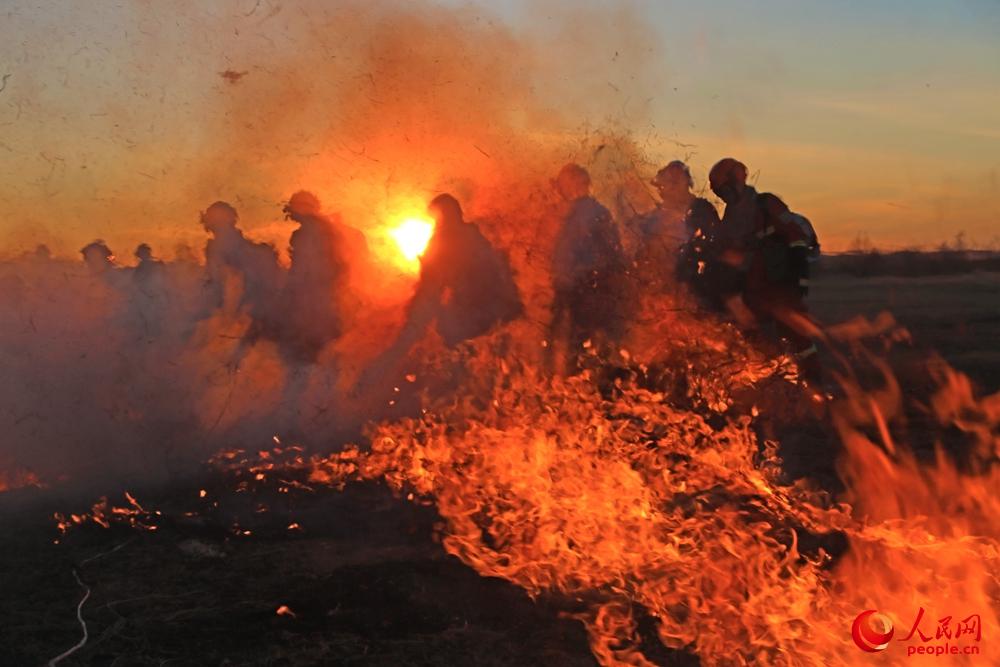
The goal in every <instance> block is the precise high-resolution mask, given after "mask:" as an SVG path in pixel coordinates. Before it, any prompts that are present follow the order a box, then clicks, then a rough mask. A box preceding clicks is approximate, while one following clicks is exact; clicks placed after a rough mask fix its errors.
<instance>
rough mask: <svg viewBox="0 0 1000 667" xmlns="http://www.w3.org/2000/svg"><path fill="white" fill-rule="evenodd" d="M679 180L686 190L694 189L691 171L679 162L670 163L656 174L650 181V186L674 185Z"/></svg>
mask: <svg viewBox="0 0 1000 667" xmlns="http://www.w3.org/2000/svg"><path fill="white" fill-rule="evenodd" d="M677 179H680V180H681V181H682V182H684V183H686V184H687V187H688V188H692V187H694V179H693V178H691V170H690V169H688V166H687V165H686V164H684V163H683V162H681V161H680V160H674V161H672V162H670V163H669V164H668V165H667V166H666V167H664V168H663V169H661V170H659V171H658V172H656V176H654V177H653V180H651V181H650V183H651V184H652V185H655V186H657V187H662V186H665V185H668V184H670V183H674V182H676V181H677Z"/></svg>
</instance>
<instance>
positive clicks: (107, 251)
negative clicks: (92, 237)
mask: <svg viewBox="0 0 1000 667" xmlns="http://www.w3.org/2000/svg"><path fill="white" fill-rule="evenodd" d="M80 254H81V255H83V258H84V259H88V258H94V259H104V260H106V261H109V262H110V261H111V259H112V258H113V257H114V253H112V252H111V248H109V247H108V244H107V243H105V242H104V241H102V240H100V239H97V240H96V241H91V242H90V243H88V244H87V245H85V246H83V247H82V248H80Z"/></svg>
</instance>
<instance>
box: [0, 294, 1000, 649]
mask: <svg viewBox="0 0 1000 667" xmlns="http://www.w3.org/2000/svg"><path fill="white" fill-rule="evenodd" d="M998 294H1000V279H998V277H997V276H996V275H985V276H984V275H973V276H968V277H962V278H933V279H931V278H928V279H913V280H910V281H909V282H907V281H906V280H905V279H898V278H875V279H856V278H842V277H837V276H827V277H824V278H821V279H820V281H819V282H818V284H817V285H816V287H815V288H814V290H813V295H812V297H811V301H812V304H813V310H814V312H815V313H817V314H818V315H819V317H821V318H822V319H823V320H824V321H827V322H832V321H838V320H843V319H845V318H846V317H848V316H851V315H854V314H858V313H864V314H870V315H871V314H875V313H877V312H878V311H880V310H883V309H885V308H891V309H893V310H894V312H895V313H896V315H897V317H898V319H899V320H900V321H901V322H902V323H903V324H904V325H906V326H908V327H909V328H910V329H911V331H912V333H913V334H914V337H915V338H916V340H917V341H918V345H917V346H915V347H914V349H913V354H914V355H916V356H918V357H920V356H923V354H924V353H925V350H926V348H928V347H934V348H936V349H938V350H939V351H940V352H941V353H942V354H943V356H945V358H946V359H948V360H949V361H950V362H951V363H952V364H954V365H955V366H956V367H957V368H959V369H960V370H963V371H966V372H968V373H969V374H970V375H971V376H972V377H973V379H974V380H975V381H976V383H977V384H978V385H979V387H980V388H981V389H982V390H984V391H987V392H988V391H996V389H997V386H998V384H1000V382H998V379H1000V350H998V348H997V346H996V343H995V341H996V340H1000V305H998V304H1000V300H998V299H997V296H998ZM811 442H813V440H811V439H809V438H804V439H803V444H802V446H801V447H800V449H802V450H804V451H805V454H803V455H802V456H800V457H798V458H797V459H795V458H792V459H790V460H789V461H788V462H787V463H788V465H789V467H796V466H798V467H799V468H801V469H802V470H800V471H799V473H798V474H809V466H810V462H811V461H813V460H814V459H815V458H816V457H815V456H814V454H810V453H809V451H808V450H809V447H811V444H810V443H811ZM822 458H824V459H829V458H830V457H829V456H824V457H822ZM822 467H824V468H828V466H825V465H824V466H822ZM798 474H796V475H795V476H798ZM216 481H217V480H216ZM213 483H214V482H213V480H211V479H187V480H178V481H177V482H175V483H174V484H172V485H170V486H168V487H167V488H160V489H136V488H132V489H130V490H131V491H132V492H133V493H134V494H135V495H136V496H137V497H138V498H139V500H140V501H141V502H143V503H144V504H146V505H147V506H151V507H159V508H162V509H164V510H165V511H166V513H167V514H169V515H170V516H172V517H174V518H172V519H164V520H163V521H161V524H160V527H159V530H157V531H156V532H142V531H134V530H131V529H128V528H124V527H112V528H111V529H102V528H98V527H96V526H90V527H86V528H83V529H78V530H74V531H72V532H71V533H70V534H69V535H68V536H66V537H64V538H63V539H62V540H61V543H59V544H53V540H55V539H56V538H57V537H58V533H57V531H56V530H55V527H54V522H53V521H52V519H51V515H52V512H55V511H60V512H65V511H67V510H73V509H76V510H77V511H80V510H83V509H86V507H87V506H88V505H89V501H90V500H91V499H92V498H93V496H92V495H80V496H75V497H70V496H62V497H60V496H58V495H55V494H54V492H52V491H50V492H47V493H43V492H41V491H39V490H37V489H30V488H29V489H22V490H19V491H14V492H10V493H6V494H0V535H2V536H3V548H2V549H0V665H3V666H7V665H11V666H21V665H25V666H32V665H40V664H45V663H46V662H47V661H48V660H49V659H51V658H53V657H55V656H56V655H59V654H60V653H62V652H63V651H65V650H66V649H68V648H69V647H71V646H73V645H74V644H76V643H77V642H78V641H79V640H80V638H81V629H80V624H79V623H78V621H77V619H76V608H77V604H78V603H79V601H80V599H81V597H82V595H83V592H84V591H83V589H82V588H81V586H80V585H79V584H78V583H77V581H76V579H75V578H74V572H76V573H77V574H78V575H79V577H80V579H81V581H82V582H83V584H84V585H85V586H87V587H88V588H89V589H90V591H91V593H90V597H89V598H88V599H87V601H86V604H85V605H84V607H83V617H84V619H85V620H86V622H87V628H88V632H89V638H88V641H87V643H86V645H85V646H84V647H83V648H82V649H80V650H79V651H78V652H76V653H74V654H73V655H72V656H71V657H70V658H68V659H66V660H64V661H63V662H61V663H60V664H62V665H116V666H119V667H125V666H130V665H136V666H139V665H164V666H167V665H169V666H174V667H176V666H181V665H192V666H194V665H199V666H201V665H352V664H356V665H394V666H395V665H569V666H574V665H581V666H582V665H594V664H596V663H595V661H594V659H593V657H592V656H591V653H590V650H589V648H588V643H587V638H586V635H585V632H584V630H583V626H582V625H581V624H580V623H579V622H577V621H575V620H572V619H570V618H567V617H566V613H568V612H570V613H571V612H572V611H573V606H572V603H571V602H569V601H566V600H557V599H538V600H532V599H530V598H529V597H528V596H527V595H526V594H525V593H524V591H523V590H521V589H520V588H518V587H516V586H514V585H512V584H509V583H507V582H505V581H503V580H498V579H493V578H484V577H480V576H479V575H477V574H476V573H475V572H474V571H473V570H471V569H470V568H468V567H466V566H464V565H463V564H462V563H460V562H459V561H458V560H457V559H455V558H453V557H450V556H448V555H447V554H446V553H445V552H444V550H443V549H442V548H441V546H440V545H439V544H438V543H437V541H436V540H435V530H436V529H435V526H436V524H437V522H438V517H437V515H436V513H435V512H434V510H433V508H429V507H422V506H419V505H414V504H413V503H409V502H406V501H402V500H398V499H395V498H393V497H392V495H391V494H390V493H389V492H388V491H387V490H385V489H384V488H382V487H380V486H377V485H356V486H350V487H348V489H347V490H346V491H345V492H343V493H335V492H327V493H323V494H318V495H312V496H309V497H308V498H307V499H305V500H303V499H302V498H301V497H299V500H297V501H296V503H297V504H290V503H289V501H287V500H284V499H277V498H276V499H274V503H271V504H270V505H269V510H268V511H267V512H264V513H257V512H254V511H253V510H254V508H253V507H251V505H250V501H249V500H247V501H245V502H244V506H239V507H237V506H232V507H222V508H219V509H218V511H216V512H215V513H214V514H213V515H212V517H211V518H209V519H203V520H183V519H178V518H176V517H180V516H181V515H182V513H183V510H184V509H185V508H190V507H192V506H193V505H196V504H197V500H196V499H197V494H198V489H199V488H205V487H208V488H209V489H211V488H212V487H211V485H212V484H213ZM824 485H827V484H826V483H824ZM123 490H124V489H118V490H117V491H118V492H119V493H120V492H121V491H123ZM113 491H115V490H112V489H105V490H103V492H106V493H109V495H112V492H113ZM119 497H120V496H119ZM210 498H211V494H210ZM237 516H238V517H239V520H240V522H241V525H242V527H243V528H246V529H250V530H252V534H251V535H250V536H236V535H234V534H233V530H232V519H233V518H235V517H237ZM292 521H294V522H297V523H299V524H301V526H302V527H303V530H302V531H288V530H287V525H288V524H289V523H291V522H292ZM282 605H284V606H287V607H288V608H289V609H290V610H291V612H292V614H294V615H292V614H278V613H277V611H278V609H279V607H281V606H282ZM640 629H641V631H644V633H645V634H646V635H651V630H650V629H649V628H645V629H644V630H643V628H642V627H641V628H640ZM644 648H648V650H649V653H648V657H650V658H651V659H653V660H654V661H655V662H656V663H657V664H663V665H696V664H698V661H697V659H696V658H692V657H691V656H689V655H686V654H683V653H672V652H668V651H665V650H663V649H662V648H656V642H655V641H648V642H646V644H645V645H644Z"/></svg>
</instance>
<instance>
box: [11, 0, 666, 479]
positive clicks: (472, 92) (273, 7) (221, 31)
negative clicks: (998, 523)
mask: <svg viewBox="0 0 1000 667" xmlns="http://www.w3.org/2000/svg"><path fill="white" fill-rule="evenodd" d="M66 11H68V10H66ZM101 11H107V10H101ZM537 11H539V21H538V22H537V24H536V25H537V28H536V31H535V32H534V33H533V34H530V35H525V34H515V33H513V32H512V31H511V29H510V28H508V27H506V26H505V24H504V23H503V22H502V21H501V20H500V19H498V18H497V17H493V16H489V15H488V14H486V13H484V12H483V10H482V9H473V8H471V7H470V8H444V7H437V6H432V5H425V4H420V5H416V4H413V3H403V2H399V3H377V5H373V4H371V3H361V2H349V3H338V4H337V6H336V7H331V6H329V3H322V2H302V3H295V4H289V5H278V4H274V3H270V2H266V1H259V2H229V3H223V4H222V5H213V9H212V11H211V12H209V11H208V10H207V9H191V8H178V7H177V6H174V5H170V6H167V5H158V4H157V5H153V4H136V5H133V6H131V7H130V11H129V12H128V13H127V15H126V14H116V15H110V16H103V18H102V17H97V18H102V20H112V21H118V22H122V23H124V24H126V25H127V27H129V28H134V30H131V31H127V32H129V34H130V35H131V36H130V37H129V40H130V41H129V46H130V49H129V50H128V52H129V54H130V56H129V58H128V59H126V62H127V64H126V65H124V66H123V73H122V78H121V80H118V81H111V82H107V81H103V82H101V81H99V82H96V83H95V82H94V81H90V84H92V85H94V86H95V89H94V90H92V91H91V96H90V97H87V98H86V99H82V98H81V99H80V101H79V104H80V105H81V110H83V109H84V107H86V109H87V110H91V107H94V109H96V111H95V113H93V114H87V118H86V119H81V120H80V121H79V123H80V130H81V131H80V140H79V145H77V146H73V147H67V151H65V155H64V156H63V157H61V158H60V159H61V162H58V163H57V167H56V168H54V169H53V171H52V174H51V176H52V178H51V179H50V180H49V181H48V182H47V183H46V185H45V187H44V188H42V190H44V191H41V190H40V191H38V192H34V191H31V192H24V193H23V197H22V198H20V199H19V200H18V201H17V202H16V203H15V204H14V205H13V206H12V207H11V209H10V211H9V212H8V213H7V215H9V216H12V217H13V218H17V219H18V224H20V222H22V221H23V222H24V225H22V226H18V227H17V229H18V230H19V231H18V233H16V234H15V235H14V236H13V237H12V238H11V239H10V244H11V245H10V246H9V247H8V248H7V250H8V254H9V259H7V260H5V262H4V263H3V265H2V266H0V279H2V281H3V286H4V289H3V291H2V295H0V364H2V366H3V373H4V377H5V382H4V383H3V385H2V389H0V406H2V408H0V429H2V430H3V433H4V436H3V438H2V441H0V470H2V471H3V472H4V475H5V476H6V478H7V481H4V484H5V485H7V486H12V485H15V484H16V483H17V480H18V479H22V478H32V479H33V478H34V477H33V476H37V477H38V478H40V479H41V480H42V481H43V482H45V483H48V484H55V483H58V482H93V483H105V482H107V481H108V480H116V481H120V482H123V483H131V480H135V479H136V478H141V479H149V478H150V477H153V478H156V479H164V478H168V477H170V476H172V475H174V474H177V473H179V472H182V471H184V470H186V469H187V468H188V467H189V466H191V465H193V464H194V463H195V462H197V461H199V460H201V459H203V458H204V457H205V456H207V455H208V454H210V453H212V452H214V451H217V450H218V449H220V448H223V447H227V446H231V445H240V446H249V447H253V446H256V445H258V444H261V445H262V444H266V443H267V442H269V441H270V439H271V438H272V437H274V436H277V437H278V438H281V439H294V440H296V441H302V442H304V443H305V444H308V445H311V446H314V447H321V448H322V447H337V446H339V445H340V444H342V443H343V442H345V441H346V440H348V439H352V438H356V437H357V436H358V434H359V432H360V429H361V428H362V426H363V424H364V422H365V421H367V420H368V419H371V418H374V417H379V416H392V415H394V414H397V413H400V412H405V411H406V410H407V409H412V406H413V399H412V397H411V398H410V400H409V402H408V401H407V398H406V389H407V388H406V387H404V388H403V391H402V392H398V393H400V394H401V396H399V397H397V398H398V400H391V401H386V400H383V398H384V397H379V398H378V400H371V399H365V400H362V399H359V398H358V397H357V396H353V395H352V394H351V392H350V391H349V388H350V386H351V382H352V381H353V379H354V378H355V377H356V376H357V375H358V374H359V373H360V372H361V371H362V370H363V368H364V365H365V363H366V362H367V361H368V360H370V359H371V358H373V357H374V356H375V355H377V354H378V352H379V351H380V350H381V349H383V348H384V347H385V346H387V345H388V343H389V341H390V340H391V338H392V336H394V335H395V333H396V331H397V330H398V327H399V324H400V319H401V317H402V312H403V308H402V307H403V303H404V302H405V300H406V299H407V298H408V297H409V296H410V294H411V293H412V287H413V284H414V267H413V266H412V265H411V266H407V265H406V264H405V262H402V261H401V260H400V257H399V256H398V251H397V250H396V249H395V248H394V247H393V246H392V244H391V242H390V240H389V236H388V234H387V230H388V228H389V227H390V226H391V225H392V224H393V223H394V222H395V221H397V220H398V219H399V217H400V216H404V215H408V214H412V213H422V212H423V208H424V206H425V205H426V202H427V201H428V200H429V199H430V198H431V197H433V196H434V195H435V194H437V193H440V192H444V191H448V192H451V193H453V194H455V195H456V196H457V197H458V198H459V199H460V200H461V201H462V203H463V206H464V207H465V209H466V211H467V214H468V217H470V218H472V219H479V220H480V221H481V226H482V228H483V230H484V232H485V233H486V235H487V236H488V237H489V238H490V239H491V240H492V241H494V242H495V243H496V244H497V245H499V246H500V247H502V248H504V249H505V250H506V251H507V252H508V253H509V255H510V257H511V259H512V261H513V264H514V267H515V270H516V273H517V280H518V285H519V287H520V289H521V291H522V292H523V296H524V298H525V300H526V306H527V318H526V320H525V321H524V322H522V323H520V324H518V325H517V326H518V333H519V334H521V335H524V336H528V337H532V336H533V337H537V338H538V340H539V341H540V340H541V338H542V327H543V320H544V318H545V316H546V304H547V299H549V298H550V294H549V293H548V275H547V264H548V259H547V257H548V252H549V247H548V244H549V243H550V242H551V236H552V234H553V233H554V222H555V217H554V207H555V200H554V196H553V194H552V193H551V190H550V188H549V178H550V177H551V176H552V175H554V173H555V172H556V171H557V170H558V168H559V167H560V166H561V164H562V163H564V162H566V161H568V160H575V161H578V162H580V163H583V164H585V165H587V166H589V167H590V168H591V170H592V172H593V174H594V179H595V183H596V185H597V189H598V193H599V194H601V195H603V197H604V199H605V200H606V201H607V202H608V204H609V206H610V207H612V208H613V209H617V210H618V211H619V212H620V213H631V212H632V211H634V210H639V209H643V208H648V207H649V205H650V203H651V200H650V198H649V195H648V193H647V192H646V191H645V189H644V188H643V186H642V183H644V182H645V178H646V177H648V175H649V173H648V172H649V171H650V165H649V163H647V162H646V159H647V158H646V157H644V156H643V155H642V151H641V150H639V148H638V147H637V145H636V142H635V141H634V140H633V139H632V138H631V137H632V136H636V135H635V134H634V133H630V132H624V131H621V130H617V129H615V128H620V127H622V126H626V125H627V126H628V127H632V128H639V129H640V130H642V129H643V128H646V125H645V122H646V119H645V117H644V104H645V102H644V101H643V100H648V99H649V98H650V97H651V96H652V93H651V92H650V91H654V90H655V88H656V78H655V75H654V74H653V73H655V72H658V71H661V69H662V63H660V62H658V61H657V57H656V49H655V43H654V41H653V39H652V37H651V34H650V33H649V32H648V31H647V30H646V29H645V28H644V27H643V26H641V25H640V24H639V23H638V22H637V21H636V20H635V18H634V17H633V16H632V15H631V14H630V13H629V12H628V11H627V10H614V11H607V12H605V11H597V10H585V11H584V10H577V9H575V8H569V7H560V6H551V7H543V8H540V9H539V10H537ZM99 13H100V12H99ZM543 17H547V18H543ZM80 19H81V21H84V22H86V21H87V20H96V18H94V17H89V18H88V17H80ZM51 28H52V26H50V25H42V24H39V23H36V24H33V25H29V24H26V25H25V30H26V34H27V35H29V36H30V34H32V33H33V32H38V33H39V34H40V33H42V32H44V31H45V30H50V29H51ZM81 32H85V31H81ZM100 35H101V33H95V35H94V36H93V37H92V39H93V40H100V39H102V37H101V36H100ZM77 38H78V39H86V38H84V37H77ZM86 46H89V47H93V48H94V49H96V48H97V47H100V46H102V44H101V43H97V42H95V43H91V44H88V45H86ZM26 48H27V47H26ZM116 50H117V47H115V48H112V49H111V51H115V52H117V51H116ZM73 62H74V63H75V62H76V61H73ZM76 66H80V67H82V65H71V67H76ZM168 74H170V75H173V76H175V80H173V81H172V82H171V87H170V89H169V90H166V89H164V88H163V85H164V84H163V82H164V81H169V79H170V77H169V76H168ZM66 81H67V82H66V87H67V88H66V91H65V92H66V94H67V95H72V94H73V93H74V91H75V88H74V86H76V85H79V84H78V83H75V82H74V80H71V79H69V78H67V80H66ZM11 92H12V94H20V93H18V92H17V91H16V90H13V91H11ZM29 92H30V91H29ZM77 92H79V91H77ZM101 100H104V101H105V105H104V106H103V107H101ZM95 105H96V106H95ZM36 111H37V112H38V116H39V117H40V118H43V119H44V118H45V113H46V111H47V110H46V109H45V108H44V107H37V105H36ZM83 115H84V114H81V117H82V116H83ZM24 128H25V129H24V132H23V133H22V134H21V135H20V136H19V138H17V141H18V142H20V143H17V142H15V145H14V148H15V149H18V150H24V151H27V150H29V149H30V150H37V149H38V148H41V146H33V145H30V142H32V141H38V142H44V141H45V135H44V132H42V131H41V130H40V129H39V128H32V126H30V125H25V126H24ZM126 134H127V135H128V136H127V137H125V135H126ZM96 137H102V140H101V145H102V146H103V148H101V149H98V148H96V147H92V149H91V150H90V151H89V152H88V150H86V147H87V145H88V142H92V141H96V139H95V138H96ZM95 146H96V144H95ZM44 148H45V151H47V150H49V149H50V148H51V147H48V146H45V147H44ZM45 151H43V152H45ZM46 154H48V153H46ZM88 155H90V156H91V158H88V157H87V156H88ZM94 156H98V157H94ZM652 157H655V158H657V159H659V158H661V157H663V156H659V155H657V156H652ZM88 159H91V162H89V163H87V160H88ZM74 161H79V162H81V165H74ZM82 163H87V164H86V165H83V164H82ZM69 166H87V167H89V169H88V170H87V171H86V172H84V171H81V172H80V173H81V174H84V173H85V174H86V176H77V175H74V174H73V170H72V169H69V168H68V167H69ZM137 174H138V175H137ZM301 189H307V190H309V191H311V192H314V193H315V194H316V195H318V197H319V198H320V200H321V202H322V206H323V209H324V211H325V212H326V213H328V214H331V215H332V214H339V215H340V216H341V219H342V220H343V223H344V224H345V225H347V226H349V227H353V228H355V229H357V230H361V231H362V232H364V234H365V237H366V242H367V245H368V248H369V252H368V253H367V254H364V253H361V254H355V255H353V256H352V266H351V276H352V278H351V284H350V286H349V287H345V297H349V298H346V299H345V304H346V305H344V307H345V308H346V311H345V313H344V315H345V319H344V333H343V336H342V337H341V338H339V339H338V340H333V341H331V342H330V344H328V345H326V346H325V347H324V348H323V349H322V350H321V352H320V353H319V354H318V357H317V358H316V359H314V360H311V361H309V362H305V361H301V360H291V359H289V357H288V355H286V354H283V352H282V349H281V345H280V344H279V343H276V342H275V340H273V337H272V338H271V339H269V338H268V337H267V336H255V335H254V331H253V327H254V323H253V321H252V318H251V313H250V311H251V309H250V307H249V306H248V304H253V303H262V302H264V301H267V300H269V299H270V300H277V299H280V298H281V296H280V295H281V292H280V290H279V289H278V286H275V287H274V289H269V288H268V286H267V285H266V284H265V285H263V286H261V285H259V284H256V283H254V282H253V281H250V280H247V279H246V277H245V276H242V277H241V276H232V275H229V276H224V277H223V279H222V280H221V282H220V281H218V280H216V281H215V282H214V283H212V281H211V280H210V278H211V276H209V275H208V273H207V271H206V268H205V267H204V265H203V262H204V259H203V254H202V248H203V247H204V244H205V241H206V240H207V235H206V234H205V232H204V230H203V229H202V226H201V225H200V224H199V222H198V216H199V213H200V211H203V210H204V209H206V208H207V207H208V205H209V204H211V203H212V202H213V201H215V200H226V201H229V202H231V203H232V204H233V205H234V206H235V207H236V208H237V209H239V212H240V227H241V228H243V229H244V230H246V231H247V232H248V236H249V237H251V238H254V239H256V240H258V241H261V242H267V243H271V244H272V245H273V246H274V248H275V250H276V252H277V253H278V255H279V256H280V257H281V261H283V262H286V263H287V247H288V237H289V233H290V232H291V230H292V227H293V225H292V223H290V222H288V221H286V220H284V219H283V216H282V213H281V206H282V204H283V203H284V202H285V201H287V199H288V198H289V196H290V195H291V194H292V193H293V192H296V191H298V190H301ZM35 223H38V224H35ZM97 236H102V237H104V238H106V239H107V240H108V243H109V245H110V246H111V247H112V249H113V250H114V251H116V253H117V254H118V257H117V258H115V263H116V266H115V267H114V268H112V269H109V270H108V271H105V272H103V273H95V272H93V271H91V270H89V269H88V268H87V267H86V266H85V265H84V264H83V263H81V262H80V261H78V257H79V255H77V254H76V249H77V248H79V247H80V246H81V245H83V244H84V243H86V242H88V241H90V240H92V239H93V238H95V237H97ZM41 241H44V242H46V243H47V244H48V245H49V246H50V247H52V248H53V249H54V250H55V252H56V257H49V256H48V255H47V254H46V253H45V252H39V253H34V252H29V253H25V252H24V250H25V249H27V248H29V247H32V246H33V245H34V244H35V243H37V242H41ZM139 242H148V243H149V244H150V245H152V248H153V254H154V255H155V256H158V257H163V258H166V259H167V260H168V261H166V262H165V263H163V264H162V265H161V264H148V265H147V266H146V267H145V268H144V269H135V268H131V265H132V264H133V263H134V262H133V261H132V260H131V258H130V257H129V251H130V250H131V248H133V247H135V244H137V243H139ZM18 253H20V254H18ZM282 271H284V269H283V270H282ZM210 283H211V284H210ZM324 294H325V292H324V290H323V289H320V288H317V292H316V296H317V299H319V298H321V297H323V296H324ZM324 298H325V297H324ZM285 315H286V318H285V319H286V320H287V319H289V318H288V317H287V315H288V314H287V313H285ZM291 319H292V320H294V319H295V318H291ZM429 345H430V346H431V348H433V345H434V342H433V341H431V342H430V343H429ZM385 382H386V383H387V386H386V387H385V389H386V390H387V391H388V392H390V398H391V393H392V391H393V387H392V386H391V385H392V383H393V379H392V378H386V379H385ZM417 384H418V385H419V382H417ZM3 480H4V478H3V477H0V481H3ZM11 480H13V481H11Z"/></svg>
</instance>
